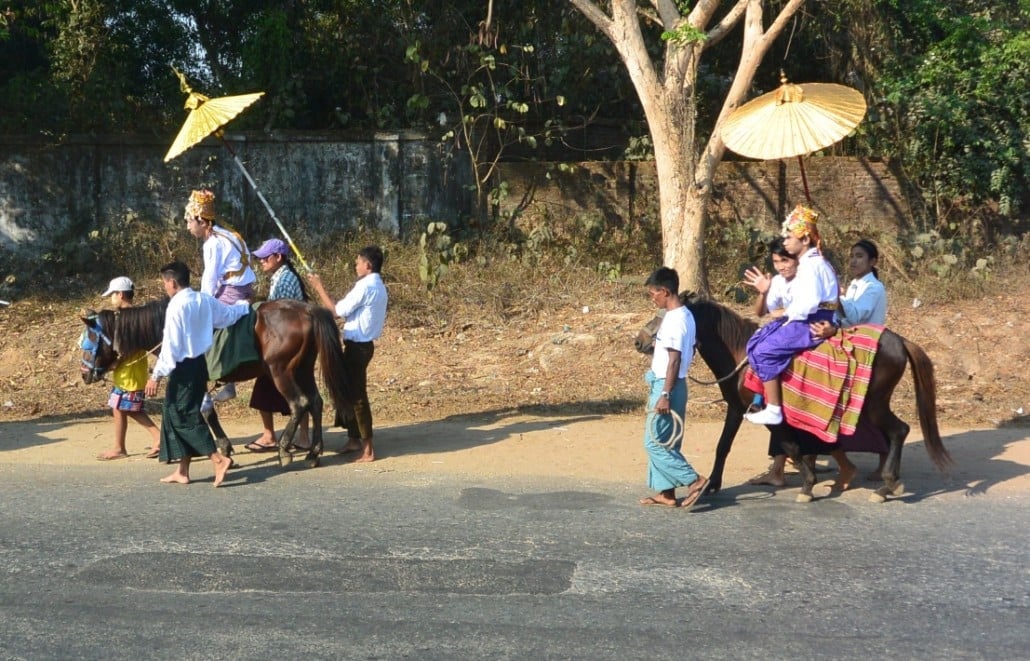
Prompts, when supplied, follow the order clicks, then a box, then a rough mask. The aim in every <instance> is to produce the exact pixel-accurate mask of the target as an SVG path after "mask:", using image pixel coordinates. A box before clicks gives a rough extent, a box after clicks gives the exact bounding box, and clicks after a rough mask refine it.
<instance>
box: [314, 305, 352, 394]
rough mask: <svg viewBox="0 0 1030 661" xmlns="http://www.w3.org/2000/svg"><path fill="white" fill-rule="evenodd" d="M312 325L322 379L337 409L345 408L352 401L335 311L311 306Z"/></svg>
mask: <svg viewBox="0 0 1030 661" xmlns="http://www.w3.org/2000/svg"><path fill="white" fill-rule="evenodd" d="M311 326H312V328H313V329H314V331H315V343H316V344H317V345H318V364H319V367H320V368H321V370H322V380H323V381H324V382H325V384H326V387H327V388H328V389H329V395H330V396H331V397H332V398H333V406H335V407H336V409H337V410H341V409H345V408H346V407H347V406H348V402H349V401H350V399H351V397H350V389H349V387H348V384H347V373H346V372H345V371H344V369H343V346H342V345H341V344H340V331H339V329H338V328H337V327H336V322H335V321H334V320H333V313H332V312H330V311H329V310H326V309H325V308H320V307H315V306H311Z"/></svg>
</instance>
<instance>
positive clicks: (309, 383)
mask: <svg viewBox="0 0 1030 661" xmlns="http://www.w3.org/2000/svg"><path fill="white" fill-rule="evenodd" d="M167 309H168V299H167V298H166V299H163V300H160V301H154V302H152V303H147V304H146V305H142V306H139V307H134V308H125V309H122V310H117V311H113V310H102V311H100V312H93V311H92V310H89V311H86V312H84V313H83V315H82V321H83V323H85V324H86V330H85V331H84V332H83V337H82V341H81V342H80V347H81V348H82V350H83V355H82V379H83V380H84V381H85V382H86V383H93V382H95V381H99V380H100V379H102V378H103V376H104V374H105V373H106V372H107V371H108V370H109V369H111V367H113V366H114V364H115V363H116V362H117V360H118V359H119V358H120V357H122V356H131V355H132V354H134V353H136V352H138V351H147V352H150V353H155V354H156V353H157V349H158V347H159V346H160V343H161V336H162V333H163V329H164V318H165V312H166V311H167ZM254 341H255V345H256V347H257V351H258V355H260V356H261V361H260V362H256V363H246V364H244V365H241V366H240V367H239V368H238V369H236V370H235V371H234V372H233V373H232V374H230V375H228V377H226V378H225V379H224V380H225V381H247V380H250V379H254V378H257V377H258V375H260V374H261V373H265V374H268V375H269V376H270V377H271V378H272V380H273V381H274V382H275V387H276V388H277V389H278V390H279V392H280V393H282V395H283V397H285V398H286V401H287V402H289V404H290V421H289V423H287V425H286V429H284V430H283V433H282V434H281V435H280V437H279V462H280V464H282V465H287V464H289V463H290V462H291V461H292V455H291V454H290V452H289V448H290V446H291V445H292V443H293V440H294V436H295V435H296V433H297V427H298V425H299V424H300V421H301V420H302V416H305V415H310V416H311V428H312V431H313V434H312V436H313V439H312V443H311V449H310V450H308V453H307V456H306V457H305V459H306V460H307V462H308V464H309V465H310V466H311V467H312V468H314V467H316V466H318V463H319V456H320V455H321V454H322V407H323V401H322V395H321V394H320V393H319V391H318V385H317V384H316V383H315V358H316V356H317V357H318V359H319V364H320V367H321V370H322V379H323V381H324V382H325V384H326V387H327V388H328V390H329V394H330V396H331V397H332V400H333V404H334V405H335V406H336V408H337V410H341V409H344V408H346V407H347V406H348V402H349V399H350V396H349V394H348V390H347V384H346V382H345V378H346V377H345V372H344V369H343V347H342V346H341V345H340V336H339V330H338V329H337V328H336V323H335V321H334V320H333V315H332V313H331V312H330V311H329V310H326V309H324V308H320V307H316V306H314V305H310V304H308V303H304V302H302V301H295V300H291V299H280V300H276V301H270V302H268V303H263V304H262V305H261V306H259V307H258V309H257V321H256V322H255V323H254ZM205 419H206V421H207V423H208V425H209V426H210V427H211V429H212V431H213V432H214V436H215V442H216V444H217V445H218V448H219V450H220V451H221V452H222V454H225V455H227V456H228V455H229V454H231V453H232V444H231V443H229V440H228V438H226V435H225V431H224V430H223V429H222V426H221V424H219V422H218V416H217V414H216V413H214V412H213V411H212V412H211V413H208V414H206V415H205Z"/></svg>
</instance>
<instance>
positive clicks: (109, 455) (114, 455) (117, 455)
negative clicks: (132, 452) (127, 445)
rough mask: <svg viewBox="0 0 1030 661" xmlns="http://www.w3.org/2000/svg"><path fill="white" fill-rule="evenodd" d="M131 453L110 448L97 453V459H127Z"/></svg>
mask: <svg viewBox="0 0 1030 661" xmlns="http://www.w3.org/2000/svg"><path fill="white" fill-rule="evenodd" d="M128 456H129V455H128V454H126V453H124V452H122V451H120V450H108V451H107V452H101V453H100V454H98V455H97V461H112V460H114V459H125V458H126V457H128Z"/></svg>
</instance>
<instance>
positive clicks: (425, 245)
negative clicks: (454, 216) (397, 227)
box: [418, 222, 468, 291]
mask: <svg viewBox="0 0 1030 661" xmlns="http://www.w3.org/2000/svg"><path fill="white" fill-rule="evenodd" d="M418 246H419V258H418V277H419V280H421V281H422V284H423V285H425V287H426V291H432V290H433V288H435V287H436V286H437V285H438V284H439V283H440V279H441V278H443V276H444V275H445V274H446V273H447V270H448V269H449V268H450V267H451V265H452V264H456V263H460V262H461V261H462V260H463V259H465V257H467V256H468V248H467V247H466V246H465V245H464V244H462V243H460V242H456V241H453V240H452V239H451V237H450V235H449V234H448V233H447V224H446V223H436V222H430V223H429V224H428V225H426V229H425V231H424V232H422V235H421V236H420V237H419V241H418Z"/></svg>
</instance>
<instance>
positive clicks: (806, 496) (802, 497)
mask: <svg viewBox="0 0 1030 661" xmlns="http://www.w3.org/2000/svg"><path fill="white" fill-rule="evenodd" d="M794 502H795V503H810V502H812V494H810V493H799V494H798V495H796V496H794Z"/></svg>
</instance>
